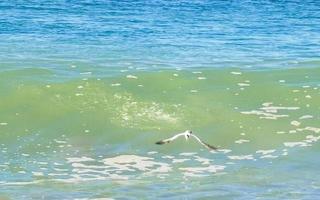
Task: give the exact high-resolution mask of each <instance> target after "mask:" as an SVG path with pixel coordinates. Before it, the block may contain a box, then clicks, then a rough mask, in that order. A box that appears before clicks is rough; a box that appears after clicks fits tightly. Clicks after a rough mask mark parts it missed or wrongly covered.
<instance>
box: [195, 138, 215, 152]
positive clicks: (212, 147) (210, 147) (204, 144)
mask: <svg viewBox="0 0 320 200" xmlns="http://www.w3.org/2000/svg"><path fill="white" fill-rule="evenodd" d="M191 136H192V137H194V138H195V139H196V140H197V141H198V142H199V143H200V144H202V145H203V146H205V147H206V148H207V149H209V150H217V147H214V146H212V145H210V144H207V143H205V142H203V141H202V140H200V138H198V137H197V136H196V135H194V134H191Z"/></svg>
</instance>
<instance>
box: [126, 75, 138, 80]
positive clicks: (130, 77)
mask: <svg viewBox="0 0 320 200" xmlns="http://www.w3.org/2000/svg"><path fill="white" fill-rule="evenodd" d="M126 77H127V78H129V79H138V77H137V76H134V75H127V76H126Z"/></svg>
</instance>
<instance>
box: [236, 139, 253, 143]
mask: <svg viewBox="0 0 320 200" xmlns="http://www.w3.org/2000/svg"><path fill="white" fill-rule="evenodd" d="M246 142H250V140H244V139H239V140H236V141H234V143H237V144H242V143H246Z"/></svg>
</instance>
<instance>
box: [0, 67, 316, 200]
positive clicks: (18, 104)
mask: <svg viewBox="0 0 320 200" xmlns="http://www.w3.org/2000/svg"><path fill="white" fill-rule="evenodd" d="M56 73H57V72H54V71H50V70H45V69H34V68H29V69H23V70H11V71H2V72H0V95H1V96H0V98H1V101H0V110H1V112H0V132H1V134H0V139H1V143H0V171H1V175H0V185H1V188H2V190H0V191H1V192H2V193H1V192H0V197H1V194H3V195H4V198H5V197H13V198H23V197H25V198H30V197H31V198H36V199H38V198H40V197H44V198H46V199H54V198H59V197H61V198H67V199H68V198H75V197H76V198H100V197H114V198H116V197H118V198H128V196H127V195H130V197H134V196H137V197H139V196H141V195H142V194H143V193H144V192H145V190H146V188H147V189H148V191H154V193H153V194H152V196H150V198H157V197H164V198H169V197H172V198H181V197H183V198H198V197H203V198H204V197H209V196H210V197H212V196H215V197H219V199H220V198H221V199H223V198H225V199H232V198H236V197H241V198H257V197H262V198H266V199H268V198H281V197H283V195H284V194H286V195H288V194H292V196H286V198H289V199H294V198H296V199H299V198H302V197H308V198H313V197H315V196H317V194H318V192H319V191H318V190H319V188H320V182H319V181H318V180H319V179H318V178H319V177H318V175H317V173H316V172H317V169H316V163H319V158H318V157H317V156H316V155H317V153H318V152H319V145H318V143H317V141H318V140H319V139H320V136H319V133H320V126H319V123H318V122H319V109H320V101H319V99H320V98H319V96H320V92H319V91H320V89H319V88H320V81H319V77H320V68H306V69H303V68H301V69H283V70H256V71H255V70H244V69H203V70H199V69H197V70H163V71H149V72H143V71H139V70H129V71H127V70H124V71H122V72H119V73H118V74H119V75H116V76H112V77H107V76H105V77H101V76H97V75H96V74H92V73H89V72H87V73H81V74H80V75H79V76H73V78H68V79H64V78H61V76H57V75H56ZM186 129H190V130H193V131H194V133H195V134H196V135H198V136H199V137H200V138H202V139H203V140H205V141H207V142H208V143H210V144H212V145H216V146H218V147H219V148H220V150H219V151H217V152H209V151H207V150H206V149H203V147H202V146H200V145H199V144H198V143H196V141H192V140H190V141H188V142H185V141H184V139H180V140H177V141H175V142H174V143H172V144H168V145H166V146H157V145H155V144H154V142H155V141H158V140H159V139H163V138H166V137H169V136H171V135H173V134H175V133H178V132H182V131H184V130H186ZM185 152H187V153H185ZM302 176H303V177H304V178H303V179H300V177H302ZM181 182H182V186H183V187H182V186H181V184H178V183H181ZM287 183H288V184H287ZM301 184H302V185H305V186H306V187H304V188H301ZM26 185H28V187H27V188H26V189H25V190H24V189H22V187H24V186H26ZM194 188H197V190H195V189H194ZM39 189H40V190H39ZM27 190H28V191H30V192H28V194H29V195H27V196H24V195H25V194H24V191H27ZM38 191H41V192H38ZM44 191H48V192H44ZM186 192H191V193H190V196H189V195H188V194H186ZM124 193H126V195H125V194H124ZM30 194H31V196H30Z"/></svg>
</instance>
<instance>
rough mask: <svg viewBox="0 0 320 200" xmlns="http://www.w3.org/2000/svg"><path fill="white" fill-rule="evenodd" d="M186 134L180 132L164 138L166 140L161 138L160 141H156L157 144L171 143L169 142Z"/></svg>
mask: <svg viewBox="0 0 320 200" xmlns="http://www.w3.org/2000/svg"><path fill="white" fill-rule="evenodd" d="M184 134H185V133H179V134H177V135H174V136H173V137H171V138H168V139H164V140H160V141H158V142H156V144H166V143H169V142H171V141H173V140H175V139H177V138H178V137H180V136H182V135H184Z"/></svg>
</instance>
